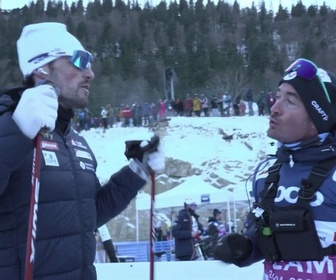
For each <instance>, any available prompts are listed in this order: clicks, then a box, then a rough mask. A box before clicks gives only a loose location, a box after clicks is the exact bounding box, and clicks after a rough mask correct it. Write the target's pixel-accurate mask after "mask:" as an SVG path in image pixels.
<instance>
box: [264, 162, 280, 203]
mask: <svg viewBox="0 0 336 280" xmlns="http://www.w3.org/2000/svg"><path fill="white" fill-rule="evenodd" d="M280 168H281V163H280V162H279V160H276V162H275V163H274V164H273V165H272V166H271V167H270V168H268V176H267V177H266V179H265V187H264V189H263V190H262V191H261V193H260V197H261V199H262V201H263V204H264V205H265V206H267V207H273V205H274V198H275V196H276V193H277V190H278V182H279V179H280V175H279V170H280Z"/></svg>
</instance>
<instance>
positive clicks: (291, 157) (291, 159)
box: [289, 154, 294, 167]
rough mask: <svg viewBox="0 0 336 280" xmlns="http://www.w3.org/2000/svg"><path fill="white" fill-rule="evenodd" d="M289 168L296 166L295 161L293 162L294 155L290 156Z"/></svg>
mask: <svg viewBox="0 0 336 280" xmlns="http://www.w3.org/2000/svg"><path fill="white" fill-rule="evenodd" d="M289 166H290V167H293V166H294V160H293V155H292V154H290V155H289Z"/></svg>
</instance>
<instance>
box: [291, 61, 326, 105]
mask: <svg viewBox="0 0 336 280" xmlns="http://www.w3.org/2000/svg"><path fill="white" fill-rule="evenodd" d="M318 71H319V68H318V67H317V66H316V64H315V63H314V62H312V61H310V60H308V59H304V58H299V59H297V60H295V61H294V62H293V63H292V64H291V65H290V66H289V67H288V68H287V69H286V70H285V73H286V74H289V73H292V72H296V75H297V76H299V77H300V78H302V79H305V80H308V81H310V80H312V79H314V78H315V77H318V79H319V81H320V84H321V86H322V88H323V91H324V94H325V96H326V97H327V99H328V102H329V103H331V100H330V96H329V93H328V90H327V88H326V86H325V84H324V82H323V81H322V79H321V77H320V75H319V74H318Z"/></svg>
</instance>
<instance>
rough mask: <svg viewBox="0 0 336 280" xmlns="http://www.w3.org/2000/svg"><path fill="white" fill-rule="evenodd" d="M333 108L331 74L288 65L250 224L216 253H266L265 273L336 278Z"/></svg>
mask: <svg viewBox="0 0 336 280" xmlns="http://www.w3.org/2000/svg"><path fill="white" fill-rule="evenodd" d="M335 107H336V77H335V76H334V75H333V74H331V73H329V72H327V71H325V70H323V69H321V68H318V67H317V66H316V65H315V64H314V63H313V62H312V61H310V60H307V59H303V58H300V59H297V60H296V61H295V62H294V63H293V64H292V65H290V66H289V67H288V69H287V70H286V71H285V73H284V76H283V77H282V78H281V80H280V82H279V86H278V90H277V94H276V102H275V104H274V105H273V106H272V107H271V116H270V122H269V128H268V130H267V135H268V136H269V137H270V138H273V139H275V140H277V141H278V144H277V147H278V148H277V152H276V155H274V156H270V157H268V158H266V159H265V160H264V161H263V162H261V163H260V164H259V165H258V167H257V169H256V170H255V172H254V178H253V185H252V189H253V197H254V199H255V201H254V204H253V210H252V215H251V216H252V217H249V220H250V219H251V218H253V224H252V225H250V224H249V225H248V227H247V228H246V231H245V232H244V233H243V234H238V233H233V234H229V235H226V236H224V237H223V238H222V239H221V240H220V241H219V243H218V246H217V247H216V250H215V256H216V258H217V259H220V260H222V261H224V262H227V263H234V264H235V265H237V266H239V267H243V266H248V265H250V264H252V263H255V262H257V261H260V260H264V263H263V265H264V277H263V279H284V280H289V279H334V278H335V272H334V271H335V270H334V268H335V267H336V258H335V255H336V240H335V221H336V182H335V181H336V180H335V174H336V132H335V128H336V110H335ZM249 222H250V221H249Z"/></svg>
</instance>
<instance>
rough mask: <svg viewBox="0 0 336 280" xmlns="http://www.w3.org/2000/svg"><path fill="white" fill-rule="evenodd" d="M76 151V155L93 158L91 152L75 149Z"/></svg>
mask: <svg viewBox="0 0 336 280" xmlns="http://www.w3.org/2000/svg"><path fill="white" fill-rule="evenodd" d="M75 151H76V157H79V158H86V159H89V160H92V157H91V155H90V153H88V152H86V151H81V150H75Z"/></svg>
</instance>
